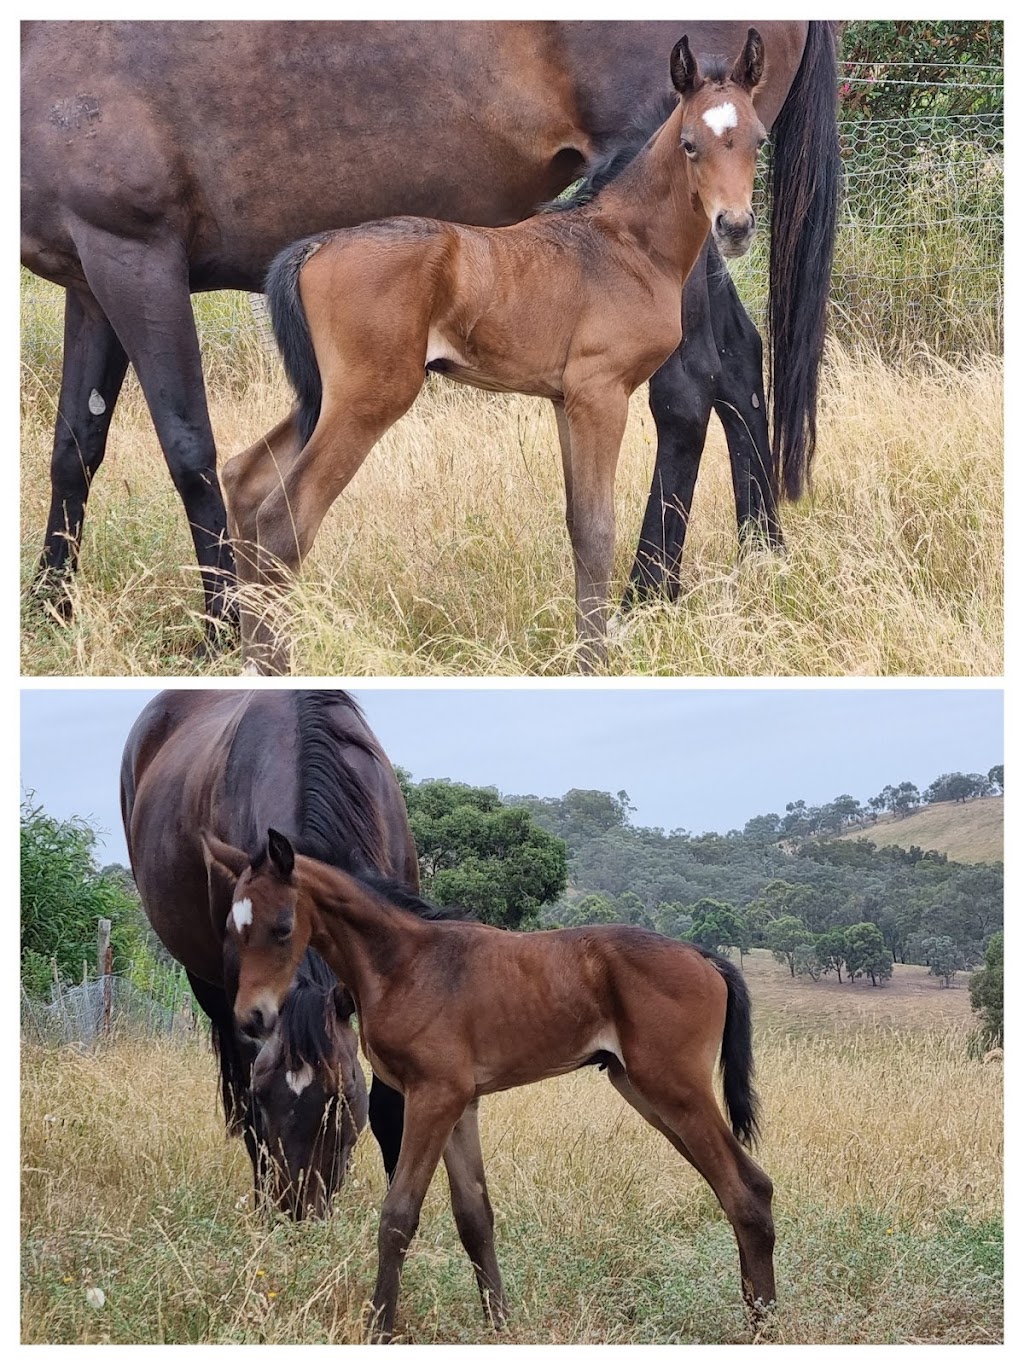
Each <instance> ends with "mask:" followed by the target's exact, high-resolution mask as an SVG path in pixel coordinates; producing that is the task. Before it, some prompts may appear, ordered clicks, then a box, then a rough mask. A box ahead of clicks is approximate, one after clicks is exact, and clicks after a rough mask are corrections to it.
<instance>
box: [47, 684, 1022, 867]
mask: <svg viewBox="0 0 1024 1365" xmlns="http://www.w3.org/2000/svg"><path fill="white" fill-rule="evenodd" d="M354 692H355V695H356V697H357V698H358V700H359V702H360V704H361V705H362V707H363V709H364V711H365V713H366V717H367V720H368V721H369V723H370V726H371V728H372V729H373V730H374V732H375V733H376V735H377V737H378V739H379V740H380V741H381V743H382V745H383V747H384V749H385V751H386V752H387V754H388V755H389V757H390V758H391V760H392V762H393V763H395V764H396V765H400V766H402V767H404V768H407V769H408V770H409V771H410V772H411V773H412V776H413V778H414V780H420V779H422V778H427V777H449V778H452V779H455V780H457V781H462V782H469V783H473V784H477V785H481V786H496V787H498V788H499V789H500V790H501V791H503V792H505V793H512V792H514V793H520V794H522V793H528V792H532V793H533V794H534V795H537V796H561V795H562V794H563V793H564V792H566V791H568V790H569V789H570V788H571V787H590V788H596V789H598V790H601V791H611V792H617V791H619V790H621V789H625V790H626V791H627V792H628V793H629V795H630V798H631V800H632V802H633V804H634V805H635V806H636V808H637V810H636V813H635V815H634V816H633V821H634V823H636V824H642V825H660V826H662V827H664V828H665V829H688V830H691V831H693V832H695V833H699V832H701V831H703V830H719V831H724V830H726V829H730V828H742V826H743V824H744V823H745V822H746V821H747V820H748V819H750V817H751V816H753V815H760V814H764V813H765V812H767V811H775V812H777V813H781V812H782V811H783V810H784V808H785V805H786V802H787V801H793V800H797V799H799V798H801V797H802V798H803V799H804V800H805V801H807V802H808V804H811V805H814V804H820V803H821V802H823V801H828V800H831V799H832V798H833V797H834V796H838V795H839V794H840V793H843V792H849V793H850V794H851V795H853V796H856V797H858V798H859V799H860V800H866V799H867V798H868V797H869V796H872V795H874V793H875V792H877V791H879V790H880V789H881V788H882V787H883V786H885V784H886V783H887V782H901V781H903V780H904V779H908V780H910V781H912V782H916V783H917V784H918V786H921V787H923V786H926V785H927V784H928V783H929V782H930V781H931V780H932V778H934V777H937V776H938V775H939V773H942V772H949V771H956V770H961V771H971V772H987V771H988V769H989V768H991V767H992V766H993V764H995V763H1001V762H1002V746H1003V738H1002V701H1003V698H1002V691H1001V689H998V688H983V689H979V688H967V689H964V688H957V689H952V688H951V689H917V688H906V689H904V688H891V687H889V688H886V689H877V688H863V687H859V688H857V689H855V690H854V689H845V688H844V689H835V688H827V689H826V688H818V687H815V688H810V689H806V688H805V689H794V688H788V687H781V688H765V687H757V688H738V689H733V688H730V689H724V688H697V689H693V688H685V689H684V688H668V689H666V688H659V687H654V688H652V687H649V686H647V687H622V686H616V687H614V688H606V687H583V686H577V687H573V688H569V689H558V690H552V689H547V688H536V687H520V688H515V689H512V688H508V689H504V688H503V689H490V688H488V689H482V688H474V689H471V690H465V689H459V688H452V687H444V688H440V689H427V688H424V687H417V688H415V689H412V690H410V689H393V688H373V687H357V688H355V689H354ZM153 695H154V693H153V691H152V690H150V691H142V690H138V689H134V688H133V689H118V690H114V689H109V690H107V689H89V690H84V689H74V690H69V689H66V688H63V689H60V690H57V689H49V688H43V687H36V688H32V689H27V688H26V689H24V690H23V692H22V769H21V780H22V790H23V792H28V791H34V792H35V794H36V799H37V800H38V801H39V802H41V803H42V805H44V806H45V807H46V809H47V810H48V811H49V812H50V813H51V814H53V815H55V816H58V817H60V818H66V817H68V816H70V815H80V816H83V817H85V818H86V819H88V820H89V821H90V822H91V823H93V824H95V825H98V826H99V828H100V830H101V832H102V833H101V847H100V849H99V856H100V860H101V861H102V862H108V861H109V862H126V861H127V854H126V851H125V845H124V838H123V834H122V831H121V817H120V808H119V805H118V771H119V768H120V761H121V751H122V748H123V746H124V741H125V738H126V736H127V734H128V731H129V729H130V728H131V725H132V722H133V721H134V720H135V717H136V716H137V715H138V714H139V712H140V711H141V710H142V708H143V706H144V705H145V704H146V702H147V701H148V700H149V698H150V697H151V696H153Z"/></svg>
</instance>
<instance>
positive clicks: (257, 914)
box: [207, 829, 775, 1338]
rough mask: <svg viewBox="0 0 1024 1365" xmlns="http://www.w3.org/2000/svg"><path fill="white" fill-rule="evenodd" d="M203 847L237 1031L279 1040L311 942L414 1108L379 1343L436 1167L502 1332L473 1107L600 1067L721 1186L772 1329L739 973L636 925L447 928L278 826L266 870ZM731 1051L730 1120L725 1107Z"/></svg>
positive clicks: (379, 1301) (756, 1302)
mask: <svg viewBox="0 0 1024 1365" xmlns="http://www.w3.org/2000/svg"><path fill="white" fill-rule="evenodd" d="M207 842H208V847H209V856H210V860H211V866H212V867H213V868H214V869H216V870H218V871H219V872H220V873H221V874H222V875H223V878H224V881H225V883H226V884H227V885H230V886H231V888H232V893H231V894H232V898H233V903H234V905H235V907H236V912H235V914H234V915H233V917H232V919H231V922H230V924H229V935H230V938H231V941H232V945H233V948H234V951H235V953H236V954H237V957H238V964H239V982H238V991H237V994H236V996H235V1016H236V1018H237V1020H238V1023H239V1026H240V1027H241V1028H243V1029H247V1030H250V1031H252V1032H261V1031H265V1030H267V1029H270V1028H273V1026H274V1022H275V1020H276V1017H277V1011H278V1009H279V1008H280V1005H281V1001H282V1000H284V999H285V998H287V993H288V990H289V987H290V985H291V982H292V978H293V976H294V974H295V969H296V966H297V964H298V963H299V962H300V961H301V959H302V956H303V954H304V953H305V952H306V950H307V947H308V946H309V945H310V944H312V945H313V946H314V947H315V948H316V949H317V950H318V951H319V952H320V953H322V954H323V956H324V958H325V959H326V960H327V961H328V962H329V963H330V965H331V967H332V968H333V970H334V972H335V973H336V974H337V976H338V978H339V980H342V981H344V982H345V984H346V986H347V987H348V989H349V990H350V991H351V992H352V996H353V998H354V1000H355V1003H356V1010H357V1012H358V1015H359V1036H360V1040H361V1043H362V1046H363V1050H364V1052H365V1053H366V1056H367V1058H368V1059H369V1061H370V1063H371V1065H372V1067H373V1070H374V1074H375V1075H379V1076H383V1077H385V1078H386V1079H387V1080H388V1081H389V1082H390V1084H391V1085H393V1086H395V1088H396V1089H398V1090H401V1092H402V1094H403V1095H404V1096H405V1105H406V1110H405V1134H404V1136H403V1139H402V1152H401V1156H400V1157H399V1161H398V1169H397V1171H396V1172H395V1176H394V1179H393V1180H392V1182H391V1185H390V1188H389V1190H388V1193H387V1197H386V1198H385V1200H384V1205H383V1208H382V1209H381V1218H380V1231H379V1242H378V1251H379V1263H378V1275H377V1284H376V1288H375V1289H374V1292H373V1301H372V1307H373V1322H372V1327H373V1331H374V1333H375V1335H377V1336H380V1337H383V1338H387V1337H389V1336H390V1335H391V1334H392V1333H393V1331H394V1325H395V1308H396V1304H397V1301H398V1288H399V1278H400V1275H401V1269H402V1262H403V1259H404V1257H405V1253H406V1250H407V1249H408V1246H409V1243H410V1241H411V1240H412V1237H413V1236H414V1234H415V1232H416V1228H417V1226H418V1223H419V1215H420V1207H421V1205H422V1203H423V1197H424V1195H425V1194H426V1191H427V1187H428V1185H429V1184H430V1180H431V1177H432V1175H433V1173H434V1170H435V1169H436V1167H437V1163H438V1161H440V1160H441V1159H442V1158H443V1159H444V1163H445V1166H446V1168H447V1172H448V1180H449V1184H450V1186H451V1195H452V1211H453V1213H454V1215H455V1222H456V1226H457V1227H458V1230H459V1235H460V1237H461V1239H462V1243H463V1246H464V1247H465V1248H466V1251H467V1252H468V1254H469V1257H470V1260H471V1261H472V1263H473V1268H474V1270H475V1272H476V1278H477V1285H478V1288H479V1290H480V1294H481V1298H482V1300H483V1304H484V1308H485V1311H486V1312H487V1314H488V1316H489V1317H490V1319H491V1321H492V1323H493V1324H494V1325H495V1326H500V1324H501V1323H502V1321H503V1320H504V1318H505V1315H506V1312H507V1304H506V1299H505V1291H504V1289H503V1287H502V1282H501V1275H500V1272H499V1270H498V1263H497V1260H496V1258H495V1254H494V1226H493V1225H494V1220H493V1215H492V1212H491V1206H490V1203H489V1201H488V1197H487V1186H486V1182H485V1179H484V1170H483V1163H482V1160H481V1156H480V1139H479V1134H478V1129H477V1103H478V1100H479V1098H480V1096H481V1095H489V1094H493V1093H494V1092H495V1091H498V1090H508V1089H511V1088H512V1087H513V1086H519V1085H528V1084H529V1083H530V1082H532V1081H539V1080H543V1079H545V1078H546V1077H549V1076H559V1075H562V1074H564V1073H565V1072H568V1071H575V1070H577V1069H578V1068H579V1067H581V1066H587V1065H590V1064H593V1063H598V1064H600V1065H602V1066H604V1067H606V1068H607V1071H608V1075H609V1078H610V1079H611V1082H612V1084H613V1085H614V1086H615V1088H616V1089H617V1090H618V1092H619V1093H620V1094H621V1095H622V1096H623V1097H624V1098H625V1099H626V1100H628V1101H629V1103H630V1104H631V1105H633V1107H634V1108H635V1109H637V1110H638V1111H639V1113H641V1114H642V1115H643V1117H644V1118H645V1119H647V1121H648V1122H649V1123H651V1124H652V1125H653V1126H654V1127H655V1128H657V1130H658V1131H659V1132H660V1133H662V1134H664V1136H665V1137H666V1138H667V1139H668V1140H669V1142H670V1143H671V1144H672V1145H673V1147H675V1148H676V1150H677V1151H678V1152H680V1153H681V1154H682V1155H683V1156H684V1157H685V1158H686V1159H687V1161H689V1162H690V1163H691V1164H692V1165H693V1166H694V1167H695V1168H696V1169H697V1170H698V1171H699V1172H700V1174H701V1175H702V1176H703V1177H704V1179H705V1180H706V1181H707V1182H708V1184H709V1185H710V1186H711V1188H712V1189H713V1190H714V1192H715V1195H716V1196H717V1198H718V1201H719V1203H720V1204H721V1206H722V1208H723V1210H724V1211H725V1214H726V1217H727V1218H728V1219H729V1221H730V1223H731V1224H732V1227H733V1231H734V1232H735V1234H736V1241H737V1244H738V1246H739V1255H740V1276H741V1282H742V1289H743V1297H744V1300H745V1302H746V1304H747V1308H748V1311H749V1314H750V1316H751V1319H752V1321H753V1323H754V1325H755V1326H757V1327H760V1326H761V1325H762V1324H763V1321H764V1319H765V1316H766V1314H767V1313H768V1311H769V1310H770V1308H771V1307H772V1305H773V1304H774V1302H775V1273H774V1269H773V1264H772V1252H773V1248H774V1243H775V1233H774V1227H773V1223H772V1213H771V1196H772V1183H771V1181H770V1180H769V1178H768V1176H767V1175H766V1174H765V1173H764V1171H762V1170H761V1168H760V1167H759V1166H758V1165H757V1164H756V1163H755V1162H754V1161H753V1160H752V1158H751V1157H750V1156H749V1154H748V1153H747V1151H745V1150H744V1146H750V1145H752V1144H753V1141H754V1139H755V1137H756V1135H757V1127H758V1101H757V1095H756V1093H755V1091H754V1089H753V1087H752V1083H751V1077H752V1069H753V1059H752V1052H751V1023H750V1001H749V997H748V995H747V989H746V985H745V983H744V981H743V976H742V973H740V972H739V971H738V970H737V968H736V967H735V966H734V965H733V964H732V963H731V962H728V961H727V960H726V959H724V958H720V957H717V956H716V955H715V954H713V953H708V952H704V951H703V950H700V949H697V948H695V947H693V946H692V945H690V944H684V943H678V942H676V941H674V940H673V939H668V938H663V937H662V936H661V935H660V934H654V933H651V932H650V931H648V930H646V929H639V928H636V927H635V926H632V925H621V924H616V925H593V926H589V927H586V928H579V929H557V930H548V931H546V932H538V933H511V932H507V931H505V930H499V929H493V928H491V927H490V926H488V925H483V924H478V923H473V922H466V921H456V920H452V919H446V918H444V913H445V912H443V911H441V912H438V911H436V910H435V911H433V912H431V910H430V908H429V907H426V906H425V905H424V902H422V901H421V900H420V899H419V898H418V897H416V896H412V895H410V894H409V893H408V892H404V891H402V890H401V889H400V888H394V887H389V886H387V885H386V884H385V883H382V882H380V881H379V880H378V881H374V880H371V879H367V878H360V877H355V876H349V875H347V874H346V873H343V872H339V871H337V870H336V869H335V868H331V867H327V866H325V865H324V864H322V863H318V862H316V861H315V860H314V859H312V858H306V857H303V856H302V855H301V854H296V852H295V850H294V848H293V847H292V845H291V843H290V841H289V840H288V839H287V838H286V837H285V836H284V835H282V834H280V833H278V832H277V831H275V830H273V829H271V830H270V831H269V833H268V837H267V844H266V846H265V847H266V851H265V852H264V853H263V854H262V855H260V856H259V857H257V858H253V857H251V856H250V854H248V853H245V852H242V851H241V850H240V849H238V848H237V847H231V846H229V845H226V844H224V843H222V842H220V841H219V840H216V839H214V838H213V836H212V835H211V836H210V838H209V839H208V841H207ZM439 916H440V917H439ZM719 1055H720V1057H721V1066H722V1072H723V1088H724V1092H725V1103H726V1108H727V1110H728V1114H729V1122H728V1123H726V1121H725V1119H724V1118H723V1117H722V1113H721V1111H720V1109H719V1107H718V1103H717V1101H716V1098H715V1092H714V1070H715V1061H716V1058H718V1057H719Z"/></svg>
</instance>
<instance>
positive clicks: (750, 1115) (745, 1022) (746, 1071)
mask: <svg viewBox="0 0 1024 1365" xmlns="http://www.w3.org/2000/svg"><path fill="white" fill-rule="evenodd" d="M701 951H702V952H703V955H704V956H705V957H706V958H707V960H708V961H709V962H710V963H711V965H712V966H713V967H715V969H716V970H717V971H718V972H719V973H720V974H721V976H723V977H724V978H725V985H726V988H727V990H728V992H729V999H728V1003H727V1004H726V1007H725V1029H724V1031H723V1033H722V1056H721V1063H720V1065H721V1068H722V1089H723V1090H724V1091H725V1107H726V1110H727V1112H728V1114H729V1122H730V1124H731V1125H732V1131H733V1132H734V1133H735V1135H736V1136H737V1137H738V1138H739V1140H740V1142H742V1143H743V1145H744V1147H753V1146H754V1144H755V1143H756V1142H757V1140H758V1138H759V1137H760V1132H761V1130H760V1111H761V1101H760V1099H759V1097H758V1094H757V1091H756V1090H755V1089H754V1086H753V1075H754V1049H753V1046H752V1043H751V1023H750V992H749V991H748V990H747V983H746V981H744V979H743V973H742V972H741V971H740V969H739V968H738V967H737V966H736V965H735V963H732V962H730V961H729V959H728V958H726V957H719V955H718V954H717V953H711V952H707V951H705V950H703V949H702V950H701Z"/></svg>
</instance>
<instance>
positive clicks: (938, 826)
mask: <svg viewBox="0 0 1024 1365" xmlns="http://www.w3.org/2000/svg"><path fill="white" fill-rule="evenodd" d="M842 837H843V838H844V839H865V838H866V839H870V840H871V841H872V843H874V844H877V845H878V846H879V847H881V846H882V845H883V844H898V845H899V846H900V848H910V847H911V845H912V844H916V845H917V846H918V848H923V849H935V850H936V851H937V852H939V853H945V854H946V855H947V856H948V857H950V858H952V859H953V860H954V862H958V863H995V862H1001V861H1002V857H1003V798H1002V797H1001V796H982V797H979V798H978V799H977V800H975V801H968V802H967V803H966V804H965V805H960V804H958V803H957V802H956V801H939V802H936V804H935V805H934V806H924V807H923V808H922V809H921V810H918V811H915V812H914V813H913V814H912V815H908V816H906V817H905V818H904V819H903V820H894V819H893V818H892V817H891V816H886V817H885V819H883V820H879V822H878V823H877V825H872V826H871V827H870V828H868V829H858V830H853V831H852V832H851V833H849V834H844V835H843V836H842Z"/></svg>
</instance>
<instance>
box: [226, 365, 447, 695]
mask: <svg viewBox="0 0 1024 1365" xmlns="http://www.w3.org/2000/svg"><path fill="white" fill-rule="evenodd" d="M414 354H415V351H414V350H413V349H410V350H409V351H407V353H406V354H405V355H404V357H403V358H402V359H400V360H399V359H396V360H394V361H392V363H391V364H390V365H389V364H388V361H389V360H390V359H391V357H389V356H386V355H385V356H384V357H383V359H382V364H383V365H384V368H385V373H384V376H383V378H381V377H379V376H377V375H375V374H374V373H371V372H370V371H369V370H368V369H367V368H366V367H365V365H364V366H362V367H360V368H358V369H357V368H355V367H354V366H353V367H351V368H346V369H345V371H344V372H343V373H340V374H336V375H331V374H329V373H325V374H324V376H323V382H324V398H323V406H322V407H321V410H320V418H319V420H318V422H317V424H316V427H315V429H314V431H313V434H312V436H311V437H310V438H309V441H308V442H307V444H306V446H305V447H304V449H303V450H301V451H300V452H299V453H298V454H297V455H296V456H295V457H294V458H293V459H292V460H291V461H290V463H289V464H288V467H287V469H286V470H285V471H284V474H283V477H282V478H281V479H280V480H279V481H277V482H275V484H274V486H273V487H272V489H271V491H270V492H269V493H268V494H267V496H266V497H265V498H264V500H263V502H262V504H261V505H260V507H259V510H258V512H257V513H256V536H255V541H256V553H255V559H256V565H255V572H254V578H255V580H256V581H257V582H259V583H261V584H264V585H267V586H270V587H271V588H275V587H276V588H283V587H284V586H286V585H287V582H288V579H289V576H290V575H291V574H292V573H293V572H295V571H296V570H298V568H299V567H300V565H301V564H302V561H303V560H304V559H305V557H306V555H307V554H308V553H309V550H310V547H311V546H312V544H313V541H314V539H315V537H316V533H317V531H318V530H319V529H320V525H321V523H322V522H323V519H324V517H325V516H326V515H327V511H328V509H329V508H330V506H331V504H332V503H333V502H334V500H335V499H336V498H337V497H338V496H339V494H340V493H341V492H342V490H343V489H344V488H345V486H346V484H347V483H348V482H349V480H350V479H351V478H352V476H353V475H354V474H355V472H356V470H357V469H358V468H359V466H360V465H361V464H362V462H363V460H365V458H366V456H367V455H368V454H369V453H370V451H371V450H372V448H373V447H374V445H376V443H377V441H378V440H380V438H381V437H382V436H383V435H384V433H385V432H386V431H387V430H388V428H389V427H390V426H392V425H393V424H394V423H395V422H397V421H398V419H399V418H400V417H401V416H402V415H403V414H404V413H405V412H407V411H408V409H409V408H410V407H411V406H412V403H413V400H414V399H415V397H416V395H417V394H418V393H419V391H420V389H421V388H422V386H423V369H422V364H421V361H420V360H419V358H418V356H417V357H416V358H415V359H414V358H413V355H414ZM343 363H344V362H343ZM243 655H244V656H245V658H246V662H247V663H249V664H252V665H255V666H256V667H257V668H259V669H260V670H261V671H264V672H285V671H287V667H288V648H287V645H286V644H284V643H283V642H282V641H281V640H280V639H279V638H277V637H276V635H275V633H274V631H273V630H272V629H271V628H270V626H269V625H268V623H267V622H266V621H264V620H261V621H260V622H259V623H258V625H257V626H256V628H255V629H254V631H253V632H252V635H251V636H250V638H249V640H248V641H246V640H244V639H243Z"/></svg>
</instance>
